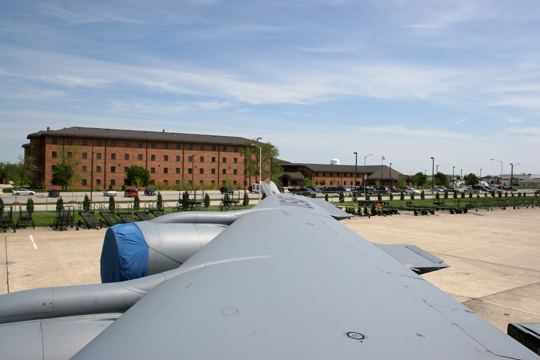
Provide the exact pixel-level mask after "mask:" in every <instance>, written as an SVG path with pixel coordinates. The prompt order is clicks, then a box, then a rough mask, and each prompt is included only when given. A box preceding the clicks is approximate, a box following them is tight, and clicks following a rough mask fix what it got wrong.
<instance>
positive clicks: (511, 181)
mask: <svg viewBox="0 0 540 360" xmlns="http://www.w3.org/2000/svg"><path fill="white" fill-rule="evenodd" d="M518 165H519V163H517V164H512V163H510V166H511V167H512V170H511V171H510V192H512V193H513V192H514V166H518Z"/></svg>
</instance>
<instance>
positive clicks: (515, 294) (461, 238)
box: [0, 208, 540, 332]
mask: <svg viewBox="0 0 540 360" xmlns="http://www.w3.org/2000/svg"><path fill="white" fill-rule="evenodd" d="M343 224H345V225H346V226H348V227H349V228H351V229H352V230H354V231H355V232H357V233H358V234H360V235H361V236H363V237H364V238H365V239H367V240H369V241H372V242H375V243H381V244H397V243H401V244H413V245H416V246H418V247H420V248H422V249H423V250H425V251H428V252H430V253H431V254H433V255H435V256H437V257H439V258H441V259H443V260H444V261H445V262H446V263H447V264H448V265H450V268H448V269H443V270H439V271H436V272H433V273H429V274H426V275H423V276H424V278H426V279H427V280H428V281H430V282H432V283H433V284H435V285H436V286H438V287H439V288H441V289H442V290H444V291H446V292H447V293H448V294H450V295H451V296H453V297H454V298H456V299H457V300H458V301H460V302H462V303H463V304H465V305H466V306H468V307H469V308H471V309H472V310H474V311H475V312H476V313H477V314H479V315H480V316H482V317H484V318H485V319H487V320H488V321H490V322H491V323H492V324H494V325H495V326H497V327H499V328H500V329H501V330H503V331H505V332H506V327H507V325H508V323H511V322H540V261H539V259H540V209H539V208H535V209H519V210H504V211H503V210H498V211H497V210H496V211H481V212H478V213H476V212H472V213H468V214H454V215H450V214H447V213H437V214H435V215H433V216H413V215H396V216H388V217H372V218H369V219H368V218H354V219H351V220H345V221H343ZM104 235H105V229H103V230H84V229H81V230H80V231H68V232H66V231H63V232H60V231H55V230H53V229H51V228H36V229H19V230H18V231H17V233H12V232H9V231H8V232H6V233H0V277H1V278H2V279H3V280H2V281H0V294H3V293H7V292H15V291H21V290H27V289H33V288H40V287H51V286H67V285H82V284H94V283H99V282H100V275H99V258H100V255H101V247H102V244H103V237H104Z"/></svg>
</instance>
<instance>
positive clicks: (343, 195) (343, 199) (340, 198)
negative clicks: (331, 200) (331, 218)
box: [339, 191, 345, 202]
mask: <svg viewBox="0 0 540 360" xmlns="http://www.w3.org/2000/svg"><path fill="white" fill-rule="evenodd" d="M344 201H345V194H344V193H343V191H340V192H339V202H344Z"/></svg>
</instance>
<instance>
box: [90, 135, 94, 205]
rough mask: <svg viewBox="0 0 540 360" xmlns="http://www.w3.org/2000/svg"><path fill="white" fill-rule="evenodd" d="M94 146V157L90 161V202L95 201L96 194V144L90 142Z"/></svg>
mask: <svg viewBox="0 0 540 360" xmlns="http://www.w3.org/2000/svg"><path fill="white" fill-rule="evenodd" d="M90 145H92V157H91V159H92V160H90V201H93V200H94V199H93V197H92V193H93V192H94V142H93V141H90Z"/></svg>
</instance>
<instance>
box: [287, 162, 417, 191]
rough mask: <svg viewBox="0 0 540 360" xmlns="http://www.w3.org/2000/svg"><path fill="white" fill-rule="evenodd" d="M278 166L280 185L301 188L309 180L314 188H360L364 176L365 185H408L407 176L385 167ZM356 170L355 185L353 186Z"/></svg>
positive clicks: (291, 164)
mask: <svg viewBox="0 0 540 360" xmlns="http://www.w3.org/2000/svg"><path fill="white" fill-rule="evenodd" d="M279 164H280V165H281V166H282V167H283V173H281V174H279V175H278V178H279V180H280V181H281V183H282V185H283V186H285V187H287V186H303V185H304V179H305V178H310V179H311V180H312V182H313V184H314V185H315V186H318V187H321V186H330V185H334V186H339V185H343V186H348V187H350V186H362V185H364V181H363V180H364V175H366V182H365V183H366V185H369V186H373V185H375V183H376V182H377V181H379V182H380V183H381V185H386V186H389V187H393V186H395V185H396V181H397V180H398V179H405V181H406V183H407V184H408V185H410V180H409V177H408V176H407V175H404V174H402V173H400V172H399V171H396V170H395V169H390V168H389V167H388V166H386V165H383V166H381V165H369V166H366V167H365V168H364V166H363V165H358V166H356V167H355V165H339V164H337V163H334V164H328V165H326V164H302V163H290V162H287V161H284V160H280V161H279ZM355 168H356V171H357V172H356V184H355Z"/></svg>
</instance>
